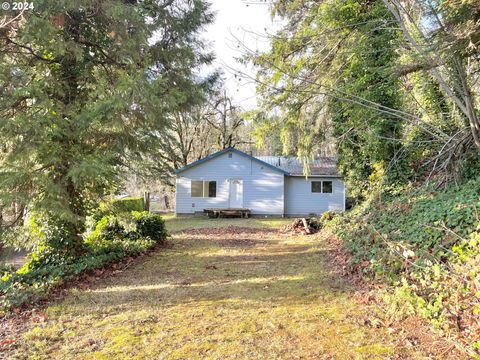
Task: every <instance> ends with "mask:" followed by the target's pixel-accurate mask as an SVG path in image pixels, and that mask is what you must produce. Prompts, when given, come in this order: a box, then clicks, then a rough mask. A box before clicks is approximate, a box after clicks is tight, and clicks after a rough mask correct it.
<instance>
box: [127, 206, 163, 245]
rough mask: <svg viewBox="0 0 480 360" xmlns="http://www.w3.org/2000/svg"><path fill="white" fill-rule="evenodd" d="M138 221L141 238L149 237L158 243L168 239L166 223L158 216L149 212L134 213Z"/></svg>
mask: <svg viewBox="0 0 480 360" xmlns="http://www.w3.org/2000/svg"><path fill="white" fill-rule="evenodd" d="M132 215H133V217H134V218H135V220H136V224H137V229H136V230H137V232H138V235H139V236H140V237H148V238H150V239H152V240H155V241H156V242H162V241H164V240H165V239H166V238H167V229H166V227H165V221H163V219H162V217H161V216H160V215H158V214H152V213H149V212H146V211H144V212H133V213H132Z"/></svg>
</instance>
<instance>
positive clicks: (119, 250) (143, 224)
mask: <svg viewBox="0 0 480 360" xmlns="http://www.w3.org/2000/svg"><path fill="white" fill-rule="evenodd" d="M122 202H124V203H123V204H122ZM139 204H142V205H143V200H142V202H140V201H139V200H135V201H132V200H131V199H126V200H121V201H118V200H116V201H111V202H109V203H108V204H102V206H101V211H102V214H103V217H101V218H100V219H99V220H98V221H96V222H94V226H93V230H92V231H91V232H89V233H85V235H84V237H83V243H82V252H81V253H80V254H76V255H72V254H71V253H69V252H67V253H59V251H58V249H61V248H62V246H65V242H67V241H69V239H70V237H69V233H68V231H67V230H66V228H65V227H61V226H58V224H55V225H52V224H51V223H49V222H48V219H45V218H42V217H38V218H34V219H33V220H32V221H31V223H32V226H31V231H32V233H33V235H32V236H33V237H34V238H36V239H37V242H38V244H39V245H38V246H37V249H36V251H34V252H32V253H31V254H29V257H28V261H27V263H26V264H25V265H24V266H23V267H21V268H20V269H19V270H17V271H15V270H13V269H4V270H5V271H4V272H3V276H2V278H1V280H0V296H1V297H0V308H1V309H2V311H5V310H9V309H11V308H15V307H21V306H22V305H24V304H26V303H32V302H36V301H39V300H41V299H43V298H44V297H45V296H47V295H48V293H49V291H50V290H52V289H53V288H55V287H57V286H60V285H62V284H64V283H66V282H68V281H69V280H72V279H74V278H75V277H76V276H78V275H79V274H81V273H83V272H85V271H88V270H94V269H99V268H102V267H104V266H106V265H108V264H110V263H113V262H117V261H119V260H121V259H123V258H126V257H130V256H136V255H139V254H141V253H144V252H146V251H147V250H149V249H152V248H154V247H155V246H156V245H158V244H160V243H162V242H163V241H164V240H165V239H166V237H167V230H166V228H165V223H164V221H163V219H162V218H161V217H160V216H159V215H156V214H150V213H148V212H139V211H129V210H130V209H132V208H136V207H138V206H139ZM132 205H133V206H132ZM106 209H111V212H108V211H107V210H106ZM125 210H127V211H125ZM59 243H60V245H59Z"/></svg>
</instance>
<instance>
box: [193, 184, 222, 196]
mask: <svg viewBox="0 0 480 360" xmlns="http://www.w3.org/2000/svg"><path fill="white" fill-rule="evenodd" d="M191 191H192V197H212V198H214V197H217V182H216V181H200V180H192V182H191Z"/></svg>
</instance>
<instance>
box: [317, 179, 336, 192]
mask: <svg viewBox="0 0 480 360" xmlns="http://www.w3.org/2000/svg"><path fill="white" fill-rule="evenodd" d="M332 192H333V183H332V182H331V181H312V193H323V194H331V193H332Z"/></svg>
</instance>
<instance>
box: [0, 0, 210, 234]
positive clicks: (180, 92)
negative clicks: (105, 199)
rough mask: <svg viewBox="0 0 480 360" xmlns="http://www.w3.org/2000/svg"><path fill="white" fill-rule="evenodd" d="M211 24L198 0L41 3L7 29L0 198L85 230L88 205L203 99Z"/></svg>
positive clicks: (1, 42) (0, 72) (0, 95)
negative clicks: (202, 70) (175, 118)
mask: <svg viewBox="0 0 480 360" xmlns="http://www.w3.org/2000/svg"><path fill="white" fill-rule="evenodd" d="M211 21H212V14H211V13H210V11H209V9H208V5H207V4H206V3H205V2H203V1H200V0H194V1H187V0H185V1H183V0H178V1H171V0H164V1H135V0H133V1H132V0H130V1H127V0H124V1H122V0H109V1H89V0H79V1H75V2H72V1H56V0H55V1H51V0H43V1H42V0H39V1H36V2H35V9H34V10H33V11H28V12H24V13H23V16H22V17H20V18H18V19H16V20H15V21H12V22H10V23H9V25H8V26H6V27H4V28H2V29H0V47H1V49H2V51H1V53H0V83H1V84H3V86H2V88H1V89H0V144H2V153H1V154H0V199H1V200H0V201H2V202H3V203H4V204H9V203H12V202H19V203H21V204H24V205H25V206H28V207H29V209H30V210H32V211H36V212H39V213H42V214H43V215H44V216H46V217H48V218H50V219H57V220H58V221H60V222H62V223H66V224H67V227H68V228H70V229H72V230H71V233H73V234H78V233H79V232H81V230H82V227H83V222H84V219H85V215H86V214H87V212H88V210H89V207H90V206H91V203H92V202H94V201H96V200H97V199H98V197H99V196H100V195H102V194H104V193H108V192H110V191H111V190H112V189H114V188H115V187H116V186H117V184H118V181H119V175H120V174H121V172H122V171H124V169H125V167H127V166H128V164H129V162H130V161H131V160H132V159H135V158H136V157H139V156H141V155H142V154H144V153H145V152H148V151H149V149H150V148H151V145H152V143H153V142H155V141H162V133H163V132H164V130H165V128H166V126H167V125H168V124H169V121H170V117H171V115H172V114H173V113H175V112H177V111H180V110H182V109H186V108H188V107H190V106H191V104H194V103H196V102H198V98H199V92H200V85H199V84H198V81H196V79H195V76H194V70H195V69H196V68H198V67H199V66H200V65H202V64H205V63H208V62H210V61H211V59H212V57H211V55H210V54H208V53H206V52H204V50H203V49H204V46H203V43H202V41H201V40H200V37H199V32H200V31H201V30H202V29H203V27H204V26H205V25H206V24H208V23H210V22H211ZM57 220H56V221H57Z"/></svg>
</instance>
